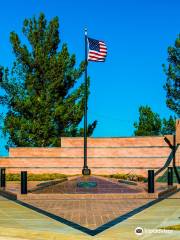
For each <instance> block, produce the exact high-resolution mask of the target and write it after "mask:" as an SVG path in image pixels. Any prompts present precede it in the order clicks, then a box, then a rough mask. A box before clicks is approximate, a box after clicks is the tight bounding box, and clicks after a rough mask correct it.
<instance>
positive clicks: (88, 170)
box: [82, 167, 91, 176]
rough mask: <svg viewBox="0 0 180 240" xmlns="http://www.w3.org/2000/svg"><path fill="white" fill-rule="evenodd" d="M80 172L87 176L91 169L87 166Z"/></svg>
mask: <svg viewBox="0 0 180 240" xmlns="http://www.w3.org/2000/svg"><path fill="white" fill-rule="evenodd" d="M82 174H83V175H84V176H89V175H91V170H90V169H89V168H88V167H85V168H83V170H82Z"/></svg>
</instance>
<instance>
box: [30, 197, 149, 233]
mask: <svg viewBox="0 0 180 240" xmlns="http://www.w3.org/2000/svg"><path fill="white" fill-rule="evenodd" d="M149 201H152V199H151V200H149V199H135V200H134V199H118V200H116V199H111V198H109V199H106V200H103V199H98V200H96V199H94V200H92V199H81V200H77V199H71V200H67V199H65V200H44V199H43V200H26V202H27V203H29V204H31V205H33V206H35V207H38V208H41V209H43V210H45V211H48V212H51V213H53V214H55V215H57V216H60V217H62V218H64V219H67V220H69V221H72V222H75V223H77V224H79V225H81V226H84V227H87V228H90V229H95V228H97V227H100V226H101V225H103V224H105V223H107V222H110V221H111V220H114V219H116V218H118V217H119V216H121V215H123V214H125V213H128V212H129V211H132V210H133V209H135V208H137V207H140V206H141V205H143V204H146V203H148V202H149Z"/></svg>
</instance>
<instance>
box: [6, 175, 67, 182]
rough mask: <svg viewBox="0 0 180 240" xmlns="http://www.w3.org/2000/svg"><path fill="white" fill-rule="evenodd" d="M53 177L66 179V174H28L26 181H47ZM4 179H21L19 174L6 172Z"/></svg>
mask: <svg viewBox="0 0 180 240" xmlns="http://www.w3.org/2000/svg"><path fill="white" fill-rule="evenodd" d="M55 179H67V176H66V175H65V174H59V173H43V174H28V181H48V180H55ZM6 181H21V174H18V173H8V174H6Z"/></svg>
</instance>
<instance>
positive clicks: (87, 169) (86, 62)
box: [82, 28, 91, 175]
mask: <svg viewBox="0 0 180 240" xmlns="http://www.w3.org/2000/svg"><path fill="white" fill-rule="evenodd" d="M87 65H88V60H87V28H85V74H84V78H85V79H84V85H85V86H84V166H83V169H82V174H83V175H90V174H91V170H90V169H89V168H88V165H87V94H88V83H87Z"/></svg>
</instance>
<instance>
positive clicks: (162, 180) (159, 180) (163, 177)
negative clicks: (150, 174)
mask: <svg viewBox="0 0 180 240" xmlns="http://www.w3.org/2000/svg"><path fill="white" fill-rule="evenodd" d="M177 170H178V173H179V175H180V167H177ZM167 171H168V170H166V171H165V173H164V174H163V175H162V176H160V177H159V178H158V179H157V182H167ZM173 182H174V183H178V180H177V178H176V174H175V172H174V169H173Z"/></svg>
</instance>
